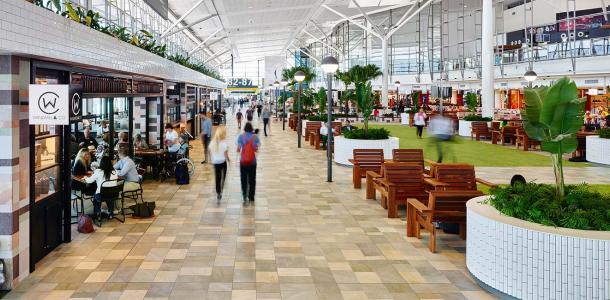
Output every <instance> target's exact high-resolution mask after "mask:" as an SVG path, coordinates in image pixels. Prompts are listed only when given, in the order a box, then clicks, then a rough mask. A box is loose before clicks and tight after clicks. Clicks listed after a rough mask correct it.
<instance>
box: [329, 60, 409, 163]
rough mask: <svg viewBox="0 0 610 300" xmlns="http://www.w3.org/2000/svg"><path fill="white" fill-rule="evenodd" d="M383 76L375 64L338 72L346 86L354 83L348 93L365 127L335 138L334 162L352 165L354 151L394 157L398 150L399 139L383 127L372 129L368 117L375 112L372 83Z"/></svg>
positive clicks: (338, 76)
mask: <svg viewBox="0 0 610 300" xmlns="http://www.w3.org/2000/svg"><path fill="white" fill-rule="evenodd" d="M381 75H382V73H381V71H380V70H379V67H377V66H376V65H366V66H360V65H356V66H353V67H351V68H350V69H349V70H348V71H347V72H339V73H338V74H337V78H340V79H341V81H343V82H344V83H345V84H346V86H350V85H352V84H353V86H354V88H353V89H351V90H347V91H346V93H347V94H348V95H347V96H346V97H348V98H353V99H355V102H356V106H357V107H358V110H359V112H360V113H361V114H362V118H363V123H364V124H363V128H362V129H356V130H353V131H349V132H345V133H344V134H343V136H340V137H337V138H336V139H335V147H334V151H335V152H334V153H335V155H334V159H335V162H337V163H340V164H345V165H350V162H349V159H351V158H352V153H353V149H379V148H382V149H384V153H385V155H386V158H388V159H389V158H390V157H391V155H392V149H396V148H398V138H396V137H390V135H389V132H388V131H387V130H386V129H384V128H375V129H372V128H371V129H370V128H369V117H370V116H371V114H372V113H373V104H374V95H373V87H372V84H371V80H373V79H375V78H377V77H379V76H381Z"/></svg>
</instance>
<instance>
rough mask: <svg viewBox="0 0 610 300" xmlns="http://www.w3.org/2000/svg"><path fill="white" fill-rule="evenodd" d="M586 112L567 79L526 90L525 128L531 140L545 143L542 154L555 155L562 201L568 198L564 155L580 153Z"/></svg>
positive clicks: (574, 88)
mask: <svg viewBox="0 0 610 300" xmlns="http://www.w3.org/2000/svg"><path fill="white" fill-rule="evenodd" d="M584 109H585V101H584V100H583V99H579V98H578V89H577V88H576V83H574V81H571V80H570V79H568V78H567V77H564V78H562V79H560V80H559V81H557V82H555V83H554V84H553V85H552V86H551V87H550V88H547V87H536V88H526V89H525V110H524V113H523V119H524V122H523V128H524V129H525V131H526V132H527V135H528V136H529V137H530V138H532V139H534V140H537V141H540V142H541V147H540V148H541V150H543V151H546V152H549V153H550V154H551V159H552V162H553V170H554V173H555V184H556V197H557V199H558V200H559V201H562V200H563V198H564V196H565V184H564V177H563V158H562V155H563V154H564V153H571V152H574V151H575V150H576V147H577V145H578V142H577V140H576V133H577V132H578V130H580V128H581V126H582V120H583V116H584Z"/></svg>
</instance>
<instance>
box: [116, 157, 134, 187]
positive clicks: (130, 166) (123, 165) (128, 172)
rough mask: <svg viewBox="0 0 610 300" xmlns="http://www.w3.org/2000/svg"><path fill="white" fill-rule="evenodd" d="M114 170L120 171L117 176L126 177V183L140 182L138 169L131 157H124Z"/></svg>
mask: <svg viewBox="0 0 610 300" xmlns="http://www.w3.org/2000/svg"><path fill="white" fill-rule="evenodd" d="M114 168H115V169H116V170H117V171H118V172H117V175H118V176H121V177H124V178H125V181H133V182H140V175H139V174H138V170H137V169H136V164H135V163H134V162H133V160H131V158H129V157H123V159H121V160H119V161H118V162H117V163H116V164H114Z"/></svg>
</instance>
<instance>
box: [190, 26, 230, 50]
mask: <svg viewBox="0 0 610 300" xmlns="http://www.w3.org/2000/svg"><path fill="white" fill-rule="evenodd" d="M221 30H222V28H218V29H216V31H214V32H213V33H212V34H210V35H208V37H206V38H205V39H204V40H203V41H202V42H201V43H199V44H198V45H197V46H195V48H193V50H191V51H189V56H191V55H192V54H193V53H195V51H197V49H199V48H201V47H202V46H203V45H205V43H207V42H208V41H209V40H210V39H211V38H212V37H214V36H215V35H216V34H217V33H219V32H220V31H221Z"/></svg>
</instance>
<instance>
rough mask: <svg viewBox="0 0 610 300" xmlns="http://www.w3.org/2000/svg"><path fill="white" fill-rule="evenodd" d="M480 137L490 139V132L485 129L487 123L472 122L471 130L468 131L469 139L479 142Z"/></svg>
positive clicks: (487, 128)
mask: <svg viewBox="0 0 610 300" xmlns="http://www.w3.org/2000/svg"><path fill="white" fill-rule="evenodd" d="M481 137H485V138H486V139H491V131H490V130H489V127H487V122H472V130H471V131H470V139H471V140H473V139H475V138H476V140H477V141H480V140H481Z"/></svg>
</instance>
